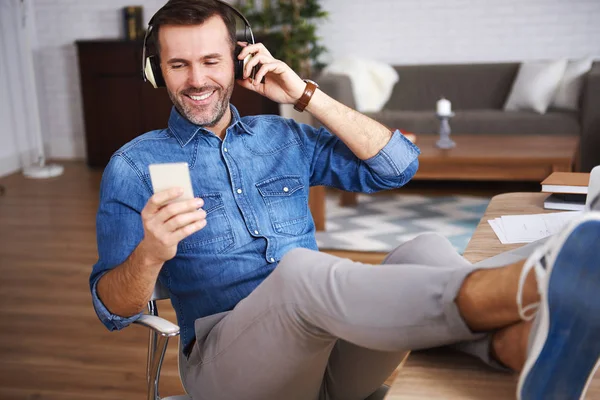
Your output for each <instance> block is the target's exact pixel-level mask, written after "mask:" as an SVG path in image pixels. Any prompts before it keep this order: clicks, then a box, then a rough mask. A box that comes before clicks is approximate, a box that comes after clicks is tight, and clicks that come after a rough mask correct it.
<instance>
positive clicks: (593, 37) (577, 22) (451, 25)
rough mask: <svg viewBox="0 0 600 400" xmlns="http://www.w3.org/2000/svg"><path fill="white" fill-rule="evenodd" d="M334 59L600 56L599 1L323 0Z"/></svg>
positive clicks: (394, 60) (400, 61)
mask: <svg viewBox="0 0 600 400" xmlns="http://www.w3.org/2000/svg"><path fill="white" fill-rule="evenodd" d="M321 1H322V3H321V4H322V5H323V8H325V9H326V10H327V11H329V12H330V18H329V21H328V22H327V23H326V24H325V25H324V26H323V27H322V29H321V30H320V32H319V34H320V35H321V36H322V37H323V39H324V42H325V44H326V45H327V47H328V48H329V49H330V54H329V55H328V57H329V58H330V59H335V58H336V57H342V56H344V55H348V54H356V55H360V56H364V57H368V58H373V59H377V60H381V61H384V62H388V63H391V64H426V63H465V62H485V61H491V62H495V61H521V60H532V59H544V58H559V57H573V58H577V57H582V56H586V55H593V56H600V0H367V1H358V0H356V1H353V0H352V1H348V0H321Z"/></svg>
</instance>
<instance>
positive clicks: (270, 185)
mask: <svg viewBox="0 0 600 400" xmlns="http://www.w3.org/2000/svg"><path fill="white" fill-rule="evenodd" d="M256 187H257V188H258V191H259V193H260V195H261V197H262V199H263V201H264V203H265V207H266V208H267V211H268V213H269V218H270V219H271V224H272V225H273V229H274V230H275V232H277V233H281V234H284V235H298V234H301V233H303V232H304V230H305V229H306V226H307V216H308V191H307V188H305V186H304V184H303V183H302V179H301V178H300V176H280V177H277V178H270V179H267V180H266V181H262V182H259V183H257V184H256Z"/></svg>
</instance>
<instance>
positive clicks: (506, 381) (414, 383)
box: [385, 193, 600, 400]
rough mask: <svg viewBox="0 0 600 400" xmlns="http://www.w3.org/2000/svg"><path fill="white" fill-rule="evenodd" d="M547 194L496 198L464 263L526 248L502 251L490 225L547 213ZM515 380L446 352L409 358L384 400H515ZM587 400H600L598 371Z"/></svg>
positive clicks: (479, 227) (441, 350) (437, 350)
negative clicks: (502, 218)
mask: <svg viewBox="0 0 600 400" xmlns="http://www.w3.org/2000/svg"><path fill="white" fill-rule="evenodd" d="M547 196H548V194H546V193H506V194H502V195H499V196H495V197H494V198H493V199H492V201H491V202H490V204H489V206H488V209H487V210H486V212H485V215H484V216H483V218H482V219H481V221H480V222H479V225H478V226H477V229H476V231H475V233H474V234H473V237H472V239H471V241H470V242H469V245H468V246H467V249H466V250H465V254H464V256H465V258H467V259H468V260H469V261H471V262H477V261H481V260H484V259H486V258H489V257H492V256H495V255H496V254H499V253H501V252H504V251H507V250H511V249H514V248H517V247H520V246H522V245H520V244H512V245H503V244H501V243H500V241H499V240H498V238H497V237H496V234H495V233H494V231H493V230H492V228H491V227H490V225H489V224H488V223H487V221H488V220H489V219H493V218H497V217H500V216H502V215H516V214H536V213H544V212H552V211H549V210H544V206H543V204H544V199H545V198H546V197H547ZM517 378H518V377H517V375H516V374H509V373H501V372H498V371H494V370H492V369H491V368H488V367H486V366H485V365H483V364H482V363H481V362H480V361H478V360H476V359H475V358H473V357H470V356H467V355H465V354H461V353H458V352H455V351H451V350H447V349H436V350H428V351H423V352H413V353H411V354H410V355H409V356H408V357H407V358H406V359H405V361H404V362H403V364H402V366H401V368H400V369H399V371H398V374H397V375H396V378H395V380H394V383H393V385H392V387H391V388H390V391H389V392H388V394H387V396H386V398H385V399H386V400H417V399H419V400H420V399H445V400H454V399H457V400H458V399H460V400H479V399H486V400H505V399H514V398H515V393H516V384H517ZM586 399H600V371H599V372H598V373H596V375H595V378H594V379H593V380H592V384H591V387H590V389H589V391H588V393H587V397H586Z"/></svg>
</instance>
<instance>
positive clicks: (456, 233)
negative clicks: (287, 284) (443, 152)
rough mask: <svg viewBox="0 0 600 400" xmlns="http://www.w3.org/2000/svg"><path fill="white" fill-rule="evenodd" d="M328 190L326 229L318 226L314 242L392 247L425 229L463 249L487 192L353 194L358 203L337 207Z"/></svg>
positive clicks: (335, 246)
mask: <svg viewBox="0 0 600 400" xmlns="http://www.w3.org/2000/svg"><path fill="white" fill-rule="evenodd" d="M338 200H339V196H334V195H328V196H327V203H326V207H327V208H326V210H327V213H326V214H327V220H326V231H325V232H317V235H316V237H317V243H318V245H319V248H320V249H322V250H324V249H329V250H355V251H381V252H387V251H391V250H392V249H393V248H395V247H396V246H398V245H399V244H400V243H403V242H405V241H407V240H410V239H412V238H414V237H415V236H418V235H419V234H421V233H424V232H437V233H439V234H441V235H442V236H445V237H447V238H448V239H449V240H450V242H452V244H453V245H454V247H455V248H456V250H457V251H458V252H460V253H461V254H462V253H463V252H464V250H465V248H466V247H467V244H468V243H469V240H470V239H471V236H472V235H473V232H474V231H475V228H476V227H477V224H478V223H479V220H480V219H481V217H482V216H483V214H484V212H485V209H486V207H487V205H488V203H489V201H490V199H489V198H483V197H470V196H442V197H431V196H420V195H402V194H390V195H384V194H382V195H363V194H360V195H358V206H356V207H340V206H339V205H338Z"/></svg>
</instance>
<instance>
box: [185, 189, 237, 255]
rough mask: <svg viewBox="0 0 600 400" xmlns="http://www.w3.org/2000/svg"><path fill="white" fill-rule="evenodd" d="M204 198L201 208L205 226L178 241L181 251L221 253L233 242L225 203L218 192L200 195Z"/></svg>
mask: <svg viewBox="0 0 600 400" xmlns="http://www.w3.org/2000/svg"><path fill="white" fill-rule="evenodd" d="M199 197H200V198H202V199H203V200H204V206H203V207H202V209H203V210H204V211H206V226H205V227H204V228H202V229H201V230H200V231H198V232H196V233H194V234H193V235H190V236H188V237H187V238H185V239H183V240H182V241H181V242H180V243H179V249H178V251H180V252H182V253H186V252H187V253H189V252H197V253H213V254H214V253H223V252H225V251H226V250H228V249H229V248H231V247H232V246H233V244H234V237H233V231H232V229H231V223H230V221H229V218H228V217H227V212H226V210H225V204H224V203H223V198H222V197H221V194H220V193H208V194H204V195H200V196H199Z"/></svg>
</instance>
